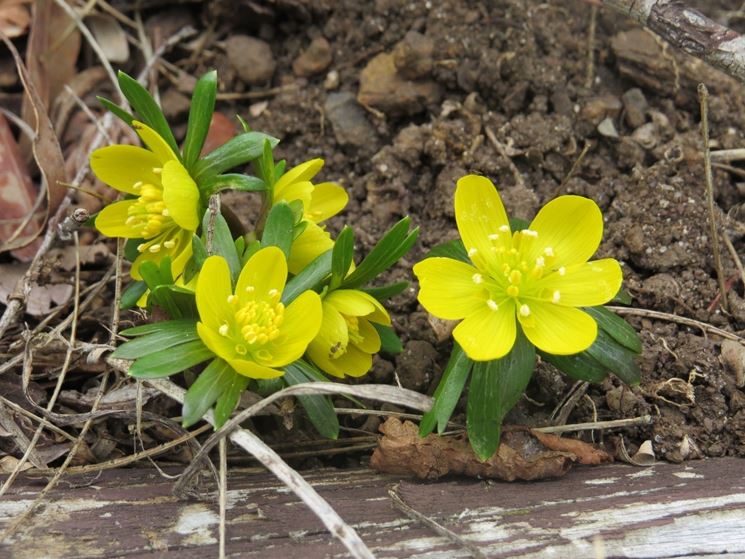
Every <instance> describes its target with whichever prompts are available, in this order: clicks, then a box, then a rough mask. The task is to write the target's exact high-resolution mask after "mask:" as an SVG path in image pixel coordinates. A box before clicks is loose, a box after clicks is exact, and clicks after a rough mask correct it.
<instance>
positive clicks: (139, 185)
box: [132, 181, 142, 190]
mask: <svg viewBox="0 0 745 559" xmlns="http://www.w3.org/2000/svg"><path fill="white" fill-rule="evenodd" d="M132 188H133V189H134V190H139V189H140V188H142V181H137V182H136V183H134V184H133V185H132Z"/></svg>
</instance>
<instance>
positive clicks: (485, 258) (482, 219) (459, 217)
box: [455, 175, 509, 272]
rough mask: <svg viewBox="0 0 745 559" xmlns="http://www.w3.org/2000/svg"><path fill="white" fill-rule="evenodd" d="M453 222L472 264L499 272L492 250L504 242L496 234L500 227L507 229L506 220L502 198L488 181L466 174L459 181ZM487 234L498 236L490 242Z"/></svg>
mask: <svg viewBox="0 0 745 559" xmlns="http://www.w3.org/2000/svg"><path fill="white" fill-rule="evenodd" d="M455 221H456V222H457V224H458V231H459V232H460V236H461V238H462V239H463V244H464V245H465V247H466V250H467V251H468V256H469V258H470V259H471V262H473V263H474V264H475V265H476V267H478V268H480V269H482V270H489V271H491V272H496V271H497V270H499V257H498V256H497V255H496V253H495V252H494V251H493V250H492V248H493V247H494V246H496V245H495V243H496V242H504V241H505V240H506V239H507V236H506V235H504V234H502V235H500V234H499V233H500V232H499V228H500V227H503V226H506V227H509V221H508V220H507V213H506V212H505V211H504V205H503V204H502V199H501V198H500V197H499V194H498V193H497V189H496V188H495V186H494V184H493V183H492V182H491V181H490V180H489V179H487V178H486V177H479V176H477V175H467V176H465V177H463V178H461V179H460V180H459V181H458V185H457V186H456V188H455ZM489 235H493V236H494V235H497V237H496V238H497V241H492V240H490V239H489Z"/></svg>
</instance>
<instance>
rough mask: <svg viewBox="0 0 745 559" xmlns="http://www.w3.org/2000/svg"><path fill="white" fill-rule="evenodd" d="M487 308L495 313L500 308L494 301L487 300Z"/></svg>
mask: <svg viewBox="0 0 745 559" xmlns="http://www.w3.org/2000/svg"><path fill="white" fill-rule="evenodd" d="M486 306H487V307H489V308H490V309H491V310H493V311H496V310H497V309H498V308H499V305H497V302H496V301H494V300H493V299H487V300H486Z"/></svg>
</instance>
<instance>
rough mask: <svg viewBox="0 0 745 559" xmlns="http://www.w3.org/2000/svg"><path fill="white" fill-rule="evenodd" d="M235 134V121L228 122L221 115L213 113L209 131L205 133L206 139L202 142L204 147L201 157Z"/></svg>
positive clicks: (227, 119) (226, 118) (228, 120)
mask: <svg viewBox="0 0 745 559" xmlns="http://www.w3.org/2000/svg"><path fill="white" fill-rule="evenodd" d="M235 132H236V130H235V121H233V120H230V119H229V118H228V117H226V116H225V115H224V114H222V113H217V112H216V113H214V114H213V115H212V121H211V122H210V129H209V131H208V132H207V139H206V140H205V141H204V147H203V148H202V157H204V156H205V155H207V154H208V153H209V152H211V151H214V150H215V149H216V148H219V147H220V146H221V145H223V144H224V143H225V142H227V141H228V140H229V139H230V138H232V137H233V136H235Z"/></svg>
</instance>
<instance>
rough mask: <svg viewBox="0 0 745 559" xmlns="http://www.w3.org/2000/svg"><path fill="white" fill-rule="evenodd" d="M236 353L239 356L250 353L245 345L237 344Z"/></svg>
mask: <svg viewBox="0 0 745 559" xmlns="http://www.w3.org/2000/svg"><path fill="white" fill-rule="evenodd" d="M235 352H236V353H237V354H238V355H246V353H248V350H247V349H246V346H244V345H243V344H235Z"/></svg>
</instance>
